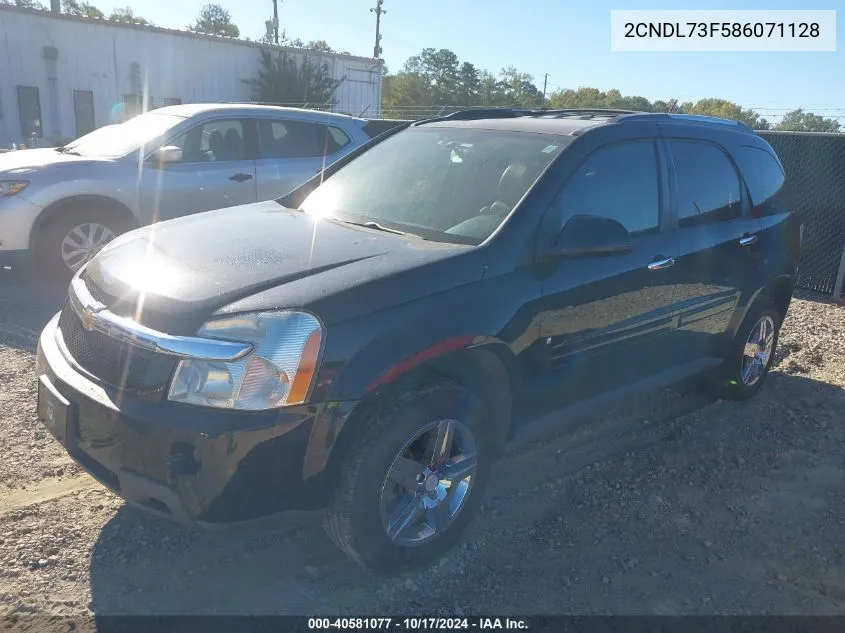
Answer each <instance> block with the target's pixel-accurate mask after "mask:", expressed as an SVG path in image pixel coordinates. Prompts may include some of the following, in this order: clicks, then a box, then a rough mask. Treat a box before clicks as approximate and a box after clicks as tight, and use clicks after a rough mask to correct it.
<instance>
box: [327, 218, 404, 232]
mask: <svg viewBox="0 0 845 633" xmlns="http://www.w3.org/2000/svg"><path fill="white" fill-rule="evenodd" d="M338 222H343V223H344V224H352V225H353V226H363V227H366V228H368V229H376V230H377V231H384V232H385V233H394V234H396V235H407V233H405V232H404V231H397V230H396V229H389V228H387V227H386V226H382V225H381V224H379V223H378V222H373V221H372V220H370V221H368V222H351V221H349V220H338Z"/></svg>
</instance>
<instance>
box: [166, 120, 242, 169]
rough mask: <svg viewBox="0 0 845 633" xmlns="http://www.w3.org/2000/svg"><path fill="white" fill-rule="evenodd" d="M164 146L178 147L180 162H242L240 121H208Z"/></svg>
mask: <svg viewBox="0 0 845 633" xmlns="http://www.w3.org/2000/svg"><path fill="white" fill-rule="evenodd" d="M168 145H176V146H177V147H181V148H182V162H183V163H212V162H220V161H233V160H243V159H244V156H245V155H246V149H245V147H244V125H243V121H240V120H238V119H223V120H218V121H209V122H208V123H203V124H201V125H197V126H196V127H193V128H191V129H190V130H188V131H187V132H185V133H184V134H181V135H180V136H178V137H177V138H176V139H174V140H173V141H171V142H170V143H168Z"/></svg>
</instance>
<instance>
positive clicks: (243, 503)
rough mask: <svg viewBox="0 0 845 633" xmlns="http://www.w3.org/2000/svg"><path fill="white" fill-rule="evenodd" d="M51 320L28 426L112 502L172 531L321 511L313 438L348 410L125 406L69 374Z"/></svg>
mask: <svg viewBox="0 0 845 633" xmlns="http://www.w3.org/2000/svg"><path fill="white" fill-rule="evenodd" d="M58 316H59V315H56V316H55V317H54V318H53V319H52V320H51V321H50V322H49V323H48V324H47V327H46V328H45V329H44V331H43V332H42V334H41V338H40V340H39V343H38V354H37V358H36V375H37V376H38V382H39V386H38V417H39V420H40V421H41V422H42V424H44V425H45V426H46V427H47V428H48V430H49V431H50V432H51V434H52V435H53V436H54V437H55V438H56V439H57V440H59V441H60V442H61V443H62V445H63V446H64V447H65V449H66V450H67V451H68V453H69V455H70V456H71V457H72V458H73V459H74V460H75V461H76V462H77V463H78V464H79V465H80V466H82V468H84V469H85V470H86V471H87V472H88V473H90V474H91V475H92V476H93V477H94V478H95V479H97V480H98V481H99V482H100V483H102V484H103V485H105V486H106V487H107V488H109V489H110V490H111V491H113V492H114V493H115V494H117V495H119V496H120V497H122V498H124V499H125V500H127V501H129V502H131V503H133V504H135V505H137V506H140V507H143V508H144V509H146V510H149V511H151V512H154V513H156V514H158V515H161V516H165V517H168V518H171V519H175V520H177V521H180V522H192V521H202V522H208V523H228V522H234V521H242V520H248V519H253V518H257V517H260V516H263V515H266V514H271V513H275V512H279V511H282V510H313V509H317V508H320V507H322V506H324V505H325V503H326V501H327V499H328V495H329V493H330V492H331V481H330V478H329V476H328V473H327V472H326V471H324V470H323V468H322V466H325V460H324V459H323V456H324V455H325V453H326V447H325V446H324V445H323V444H324V442H323V441H321V440H324V439H325V435H324V433H322V432H320V430H321V429H325V428H327V426H332V427H336V426H337V421H336V420H335V417H336V416H337V415H344V416H345V415H347V414H348V411H349V410H350V408H351V407H352V406H353V403H344V404H343V405H339V403H332V404H325V403H324V404H317V405H302V406H297V407H290V408H285V409H281V410H276V411H263V412H246V411H240V412H233V411H223V410H213V409H208V408H202V407H196V406H192V405H185V404H182V403H175V402H169V401H167V400H163V399H149V398H139V397H134V396H131V395H128V394H124V393H121V392H119V391H117V390H115V389H112V388H110V387H107V386H105V385H101V384H97V383H95V382H93V381H92V380H90V379H89V378H88V377H87V376H85V375H83V374H82V373H80V372H79V371H77V369H76V368H75V367H74V366H73V361H72V360H69V354H67V352H66V350H64V349H63V344H62V340H61V335H60V334H59V335H58V336H57V323H58ZM315 437H318V438H320V439H319V440H317V439H314V438H315ZM315 461H316V462H320V467H317V468H315V466H314V463H315ZM304 475H305V477H304ZM306 477H307V478H306Z"/></svg>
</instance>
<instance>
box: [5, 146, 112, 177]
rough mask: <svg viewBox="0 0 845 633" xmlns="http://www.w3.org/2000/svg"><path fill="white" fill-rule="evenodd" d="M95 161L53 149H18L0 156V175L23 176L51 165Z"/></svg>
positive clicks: (87, 157)
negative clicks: (10, 173)
mask: <svg viewBox="0 0 845 633" xmlns="http://www.w3.org/2000/svg"><path fill="white" fill-rule="evenodd" d="M96 160H97V159H95V158H91V157H90V156H77V155H76V154H62V153H61V152H57V151H56V149H55V148H45V149H20V150H17V151H15V152H3V153H2V154H0V173H2V172H7V173H8V172H13V173H15V174H19V175H24V174H25V173H26V172H27V171H30V170H35V169H43V168H44V167H52V166H53V165H60V164H63V163H81V162H92V161H96ZM18 170H23V171H18Z"/></svg>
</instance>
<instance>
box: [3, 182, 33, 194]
mask: <svg viewBox="0 0 845 633" xmlns="http://www.w3.org/2000/svg"><path fill="white" fill-rule="evenodd" d="M28 184H29V181H28V180H0V196H14V195H16V194H18V193H20V192H21V191H23V190H24V189H26V186H27V185H28Z"/></svg>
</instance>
